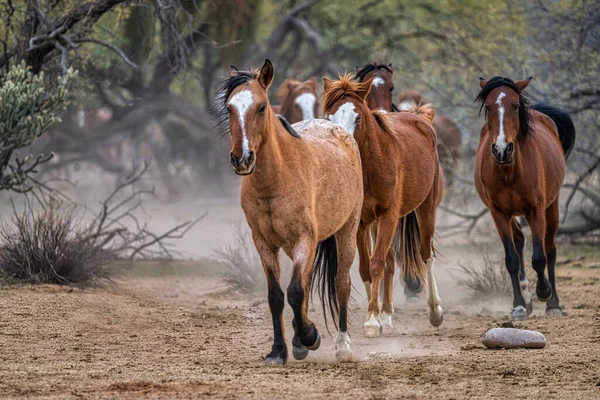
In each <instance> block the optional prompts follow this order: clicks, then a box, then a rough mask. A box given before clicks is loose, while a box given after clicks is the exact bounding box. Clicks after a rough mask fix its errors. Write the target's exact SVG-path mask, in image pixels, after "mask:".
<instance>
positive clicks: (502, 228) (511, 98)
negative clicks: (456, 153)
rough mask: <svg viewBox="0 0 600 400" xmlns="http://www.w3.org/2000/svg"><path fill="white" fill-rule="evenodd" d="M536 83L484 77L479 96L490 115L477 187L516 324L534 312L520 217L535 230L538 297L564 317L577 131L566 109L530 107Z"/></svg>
mask: <svg viewBox="0 0 600 400" xmlns="http://www.w3.org/2000/svg"><path fill="white" fill-rule="evenodd" d="M530 80H531V78H529V79H525V80H520V81H516V82H515V81H512V80H511V79H509V78H503V77H500V76H496V77H494V78H492V79H489V80H486V79H483V78H480V82H479V85H480V87H481V91H480V92H479V94H478V95H477V98H476V101H478V102H480V104H481V108H480V113H481V111H483V110H485V117H486V123H485V124H484V125H483V127H482V128H481V138H480V141H479V146H478V148H477V154H476V158H475V187H476V188H477V192H478V193H479V197H481V200H482V201H483V203H484V204H485V205H486V206H487V207H488V208H489V210H490V213H491V214H492V218H493V219H494V223H495V224H496V228H497V229H498V233H499V234H500V239H501V240H502V244H503V245H504V252H505V262H506V269H507V270H508V273H509V274H510V280H511V283H512V288H513V309H512V310H511V313H510V316H511V318H512V319H515V320H523V319H526V318H527V316H528V315H529V314H531V312H532V310H533V304H532V300H531V295H530V294H529V291H528V285H529V282H528V281H527V274H526V272H525V261H524V258H523V248H524V247H525V237H524V235H523V232H522V231H521V227H520V225H519V223H518V221H517V219H516V218H517V217H520V216H525V218H526V219H527V223H528V225H529V226H530V228H531V235H532V239H533V257H532V259H531V264H532V266H533V269H534V270H535V272H536V273H537V277H538V279H537V285H536V294H537V297H538V299H539V300H540V301H546V315H549V316H561V315H562V311H561V308H560V304H559V299H558V293H557V292H556V277H555V273H554V272H555V271H554V270H555V265H556V244H555V241H554V237H555V235H556V232H557V231H558V227H559V194H560V188H561V186H562V183H563V180H564V178H565V171H566V161H565V160H566V159H567V157H568V155H569V153H570V152H571V150H572V148H573V146H574V144H575V126H574V125H573V121H572V120H571V118H570V117H569V115H568V114H567V113H566V112H564V111H561V110H559V109H557V108H555V107H552V106H548V105H535V106H531V107H530V106H529V104H528V101H527V97H526V95H525V93H524V90H525V88H526V87H527V86H528V85H529V81H530ZM546 266H547V267H548V278H546V275H545V270H546Z"/></svg>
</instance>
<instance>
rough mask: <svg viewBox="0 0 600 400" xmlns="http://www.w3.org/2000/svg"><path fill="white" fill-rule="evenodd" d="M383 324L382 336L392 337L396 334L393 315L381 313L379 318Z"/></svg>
mask: <svg viewBox="0 0 600 400" xmlns="http://www.w3.org/2000/svg"><path fill="white" fill-rule="evenodd" d="M379 323H380V324H381V334H382V335H383V336H390V335H392V334H393V333H394V327H393V326H392V315H391V314H388V313H381V317H380V318H379Z"/></svg>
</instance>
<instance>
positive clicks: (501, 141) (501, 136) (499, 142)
mask: <svg viewBox="0 0 600 400" xmlns="http://www.w3.org/2000/svg"><path fill="white" fill-rule="evenodd" d="M504 97H506V94H505V93H504V92H500V94H499V95H498V98H497V99H496V104H497V105H498V115H499V118H500V130H499V132H498V138H497V139H496V147H497V148H498V151H499V152H500V154H502V152H504V150H506V135H505V133H504V104H503V103H502V99H503V98H504Z"/></svg>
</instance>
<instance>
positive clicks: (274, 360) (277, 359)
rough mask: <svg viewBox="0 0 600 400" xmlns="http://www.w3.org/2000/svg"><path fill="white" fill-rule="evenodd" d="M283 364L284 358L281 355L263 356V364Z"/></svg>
mask: <svg viewBox="0 0 600 400" xmlns="http://www.w3.org/2000/svg"><path fill="white" fill-rule="evenodd" d="M284 364H285V358H283V357H281V356H268V357H267V358H265V365H268V366H275V367H280V366H282V365H284Z"/></svg>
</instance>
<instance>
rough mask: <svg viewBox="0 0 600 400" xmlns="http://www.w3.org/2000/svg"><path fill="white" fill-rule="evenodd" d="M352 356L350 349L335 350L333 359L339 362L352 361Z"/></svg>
mask: <svg viewBox="0 0 600 400" xmlns="http://www.w3.org/2000/svg"><path fill="white" fill-rule="evenodd" d="M352 358H353V354H352V350H350V349H344V350H336V351H335V360H336V361H337V362H339V363H343V362H352Z"/></svg>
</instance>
